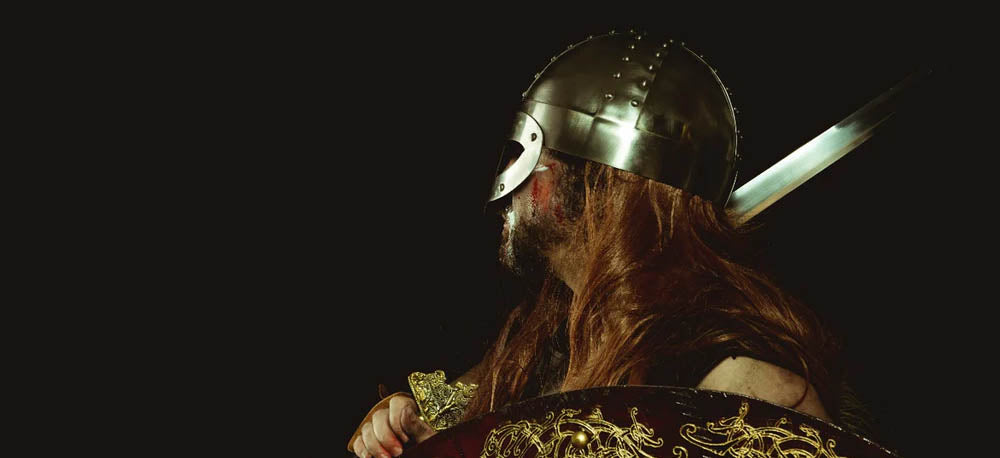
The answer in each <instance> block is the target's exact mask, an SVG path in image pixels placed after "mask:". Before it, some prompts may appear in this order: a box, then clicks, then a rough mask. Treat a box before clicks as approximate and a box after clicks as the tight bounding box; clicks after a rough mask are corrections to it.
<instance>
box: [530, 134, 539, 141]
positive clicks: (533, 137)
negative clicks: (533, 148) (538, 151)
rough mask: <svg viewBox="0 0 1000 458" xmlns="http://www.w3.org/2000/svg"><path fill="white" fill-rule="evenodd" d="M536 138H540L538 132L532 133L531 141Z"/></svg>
mask: <svg viewBox="0 0 1000 458" xmlns="http://www.w3.org/2000/svg"><path fill="white" fill-rule="evenodd" d="M536 139H538V134H535V133H532V134H531V141H535V140H536Z"/></svg>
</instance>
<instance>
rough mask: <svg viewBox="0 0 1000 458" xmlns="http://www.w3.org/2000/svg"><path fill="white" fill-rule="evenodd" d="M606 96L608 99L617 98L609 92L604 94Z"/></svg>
mask: <svg viewBox="0 0 1000 458" xmlns="http://www.w3.org/2000/svg"><path fill="white" fill-rule="evenodd" d="M604 98H605V99H608V100H611V99H613V98H615V96H614V95H613V94H611V93H610V92H609V93H607V94H604Z"/></svg>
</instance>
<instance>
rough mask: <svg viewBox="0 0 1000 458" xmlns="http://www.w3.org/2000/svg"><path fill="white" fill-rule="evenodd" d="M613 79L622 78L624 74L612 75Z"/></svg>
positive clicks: (616, 73)
mask: <svg viewBox="0 0 1000 458" xmlns="http://www.w3.org/2000/svg"><path fill="white" fill-rule="evenodd" d="M611 77H612V78H614V79H618V78H621V77H622V72H615V73H614V74H613V75H611Z"/></svg>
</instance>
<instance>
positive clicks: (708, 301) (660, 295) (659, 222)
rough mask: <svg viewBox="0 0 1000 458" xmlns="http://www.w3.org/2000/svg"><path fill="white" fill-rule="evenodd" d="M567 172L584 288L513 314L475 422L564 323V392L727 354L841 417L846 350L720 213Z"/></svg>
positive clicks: (600, 175)
mask: <svg viewBox="0 0 1000 458" xmlns="http://www.w3.org/2000/svg"><path fill="white" fill-rule="evenodd" d="M560 157H565V156H560ZM566 162H568V163H569V164H570V165H571V167H570V168H571V169H572V170H573V172H574V173H572V174H570V175H571V176H572V177H573V178H570V179H571V180H576V182H577V185H576V186H575V188H576V189H577V191H578V192H576V194H577V198H578V205H577V206H578V211H577V215H576V222H577V223H578V224H576V226H575V227H576V230H575V231H574V232H573V234H572V236H571V237H570V240H569V241H568V243H569V244H570V247H572V252H573V253H576V255H577V256H578V257H577V258H576V259H575V261H576V262H578V263H579V264H580V265H582V268H583V278H584V281H583V282H582V287H581V288H579V290H578V291H577V294H573V292H572V291H570V290H569V289H568V288H567V287H566V285H565V284H563V283H562V282H560V281H559V280H558V279H556V278H555V277H553V276H551V275H550V276H549V278H547V279H546V280H545V281H544V282H543V283H542V286H541V288H540V289H539V290H537V291H535V292H534V293H533V296H532V297H530V298H529V300H526V301H524V302H522V303H521V304H520V305H518V306H517V307H516V308H515V309H514V310H513V311H512V312H511V314H510V315H509V317H508V319H507V321H506V323H505V324H504V326H503V328H502V329H501V331H500V334H499V337H498V338H497V340H496V341H495V343H494V344H493V345H492V347H491V348H490V349H489V351H488V352H487V354H486V356H485V358H484V360H483V370H482V371H481V372H480V374H479V377H478V378H479V381H480V388H479V391H478V393H479V394H478V395H477V396H476V397H475V398H473V400H472V401H471V404H470V405H469V407H468V408H467V410H466V418H472V417H474V416H477V415H479V414H482V413H485V412H487V411H490V410H494V409H496V408H499V407H501V406H503V405H505V404H507V403H509V402H512V401H516V400H519V399H521V398H522V397H523V396H524V395H525V387H526V386H527V384H528V382H529V379H530V378H531V376H532V374H533V370H534V368H535V367H536V366H537V365H538V364H539V361H538V360H539V359H540V355H542V354H543V353H544V352H543V351H542V347H543V346H544V345H545V343H546V342H547V339H548V338H549V337H550V336H552V335H553V334H554V333H555V332H556V331H557V329H558V328H559V326H560V325H561V324H562V323H563V322H565V323H566V325H567V331H568V336H569V367H568V370H567V373H566V377H565V379H564V380H563V382H562V385H561V390H562V391H568V390H574V389H582V388H588V387H597V386H609V385H617V384H622V383H632V384H641V383H644V381H645V380H646V378H647V371H648V370H649V369H650V367H652V366H654V365H655V364H656V363H657V362H658V361H663V360H664V358H673V357H675V356H678V355H684V354H689V353H690V352H694V351H698V350H702V349H707V348H710V347H714V346H718V345H722V344H725V345H735V346H737V347H738V348H742V349H744V350H746V351H747V352H749V353H750V354H764V355H771V356H772V358H771V359H772V360H774V361H777V362H779V363H781V365H782V366H784V367H786V368H788V369H790V370H793V371H796V372H798V373H799V374H801V375H802V376H803V377H804V378H805V379H806V380H807V381H809V382H810V383H811V384H812V385H813V386H815V387H816V390H817V391H818V392H819V394H820V398H821V400H822V402H823V403H824V405H825V406H826V407H827V410H828V411H829V412H831V413H833V412H835V411H836V406H835V405H834V403H835V402H836V400H837V397H838V393H837V392H836V390H837V387H838V386H839V384H838V383H837V381H836V378H837V373H836V370H835V369H834V367H836V366H835V365H834V362H835V361H836V358H837V349H838V345H837V343H836V341H835V340H834V339H833V337H832V336H831V335H830V334H829V332H828V331H827V330H826V328H825V326H823V325H822V324H821V323H820V321H819V320H818V318H817V316H816V315H815V314H814V313H813V312H812V311H811V310H810V309H808V308H807V307H805V306H804V305H803V304H801V303H800V302H798V301H796V300H795V299H794V298H792V297H790V296H789V295H787V294H785V293H784V292H783V291H782V290H781V289H779V288H778V287H777V286H776V285H775V283H774V282H773V281H772V280H770V279H769V278H768V277H767V276H766V275H764V274H762V273H760V272H759V271H758V270H756V269H754V268H752V267H751V265H752V256H751V255H750V253H749V252H748V251H747V247H748V244H747V243H746V242H747V240H746V235H747V229H743V228H740V229H738V228H735V227H734V226H733V225H732V224H731V223H730V220H729V218H728V217H727V215H726V213H725V211H724V210H723V209H722V208H721V207H720V206H719V205H716V204H713V203H712V202H709V201H706V200H704V199H702V198H700V197H698V196H694V195H691V194H689V193H687V192H684V191H682V190H680V189H677V188H675V187H672V186H669V185H666V184H662V183H658V182H655V181H652V180H648V179H645V178H643V177H640V176H637V175H634V174H631V173H628V172H624V171H621V170H617V169H614V168H612V167H608V166H605V165H601V164H597V163H593V162H589V161H582V160H576V159H574V158H569V159H567V161H566ZM568 176H569V175H568ZM581 196H582V199H580V198H579V197H581ZM679 326H685V327H686V329H685V332H684V333H679V332H678V330H679V329H678V327H679ZM680 334H684V335H685V336H686V337H684V338H679V337H678V336H679V335H680ZM802 396H803V397H804V396H805V393H804V392H803V395H802Z"/></svg>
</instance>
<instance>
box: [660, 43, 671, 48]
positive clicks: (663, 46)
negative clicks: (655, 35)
mask: <svg viewBox="0 0 1000 458" xmlns="http://www.w3.org/2000/svg"><path fill="white" fill-rule="evenodd" d="M667 46H670V43H663V44H662V45H660V47H661V48H666V47H667Z"/></svg>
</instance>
